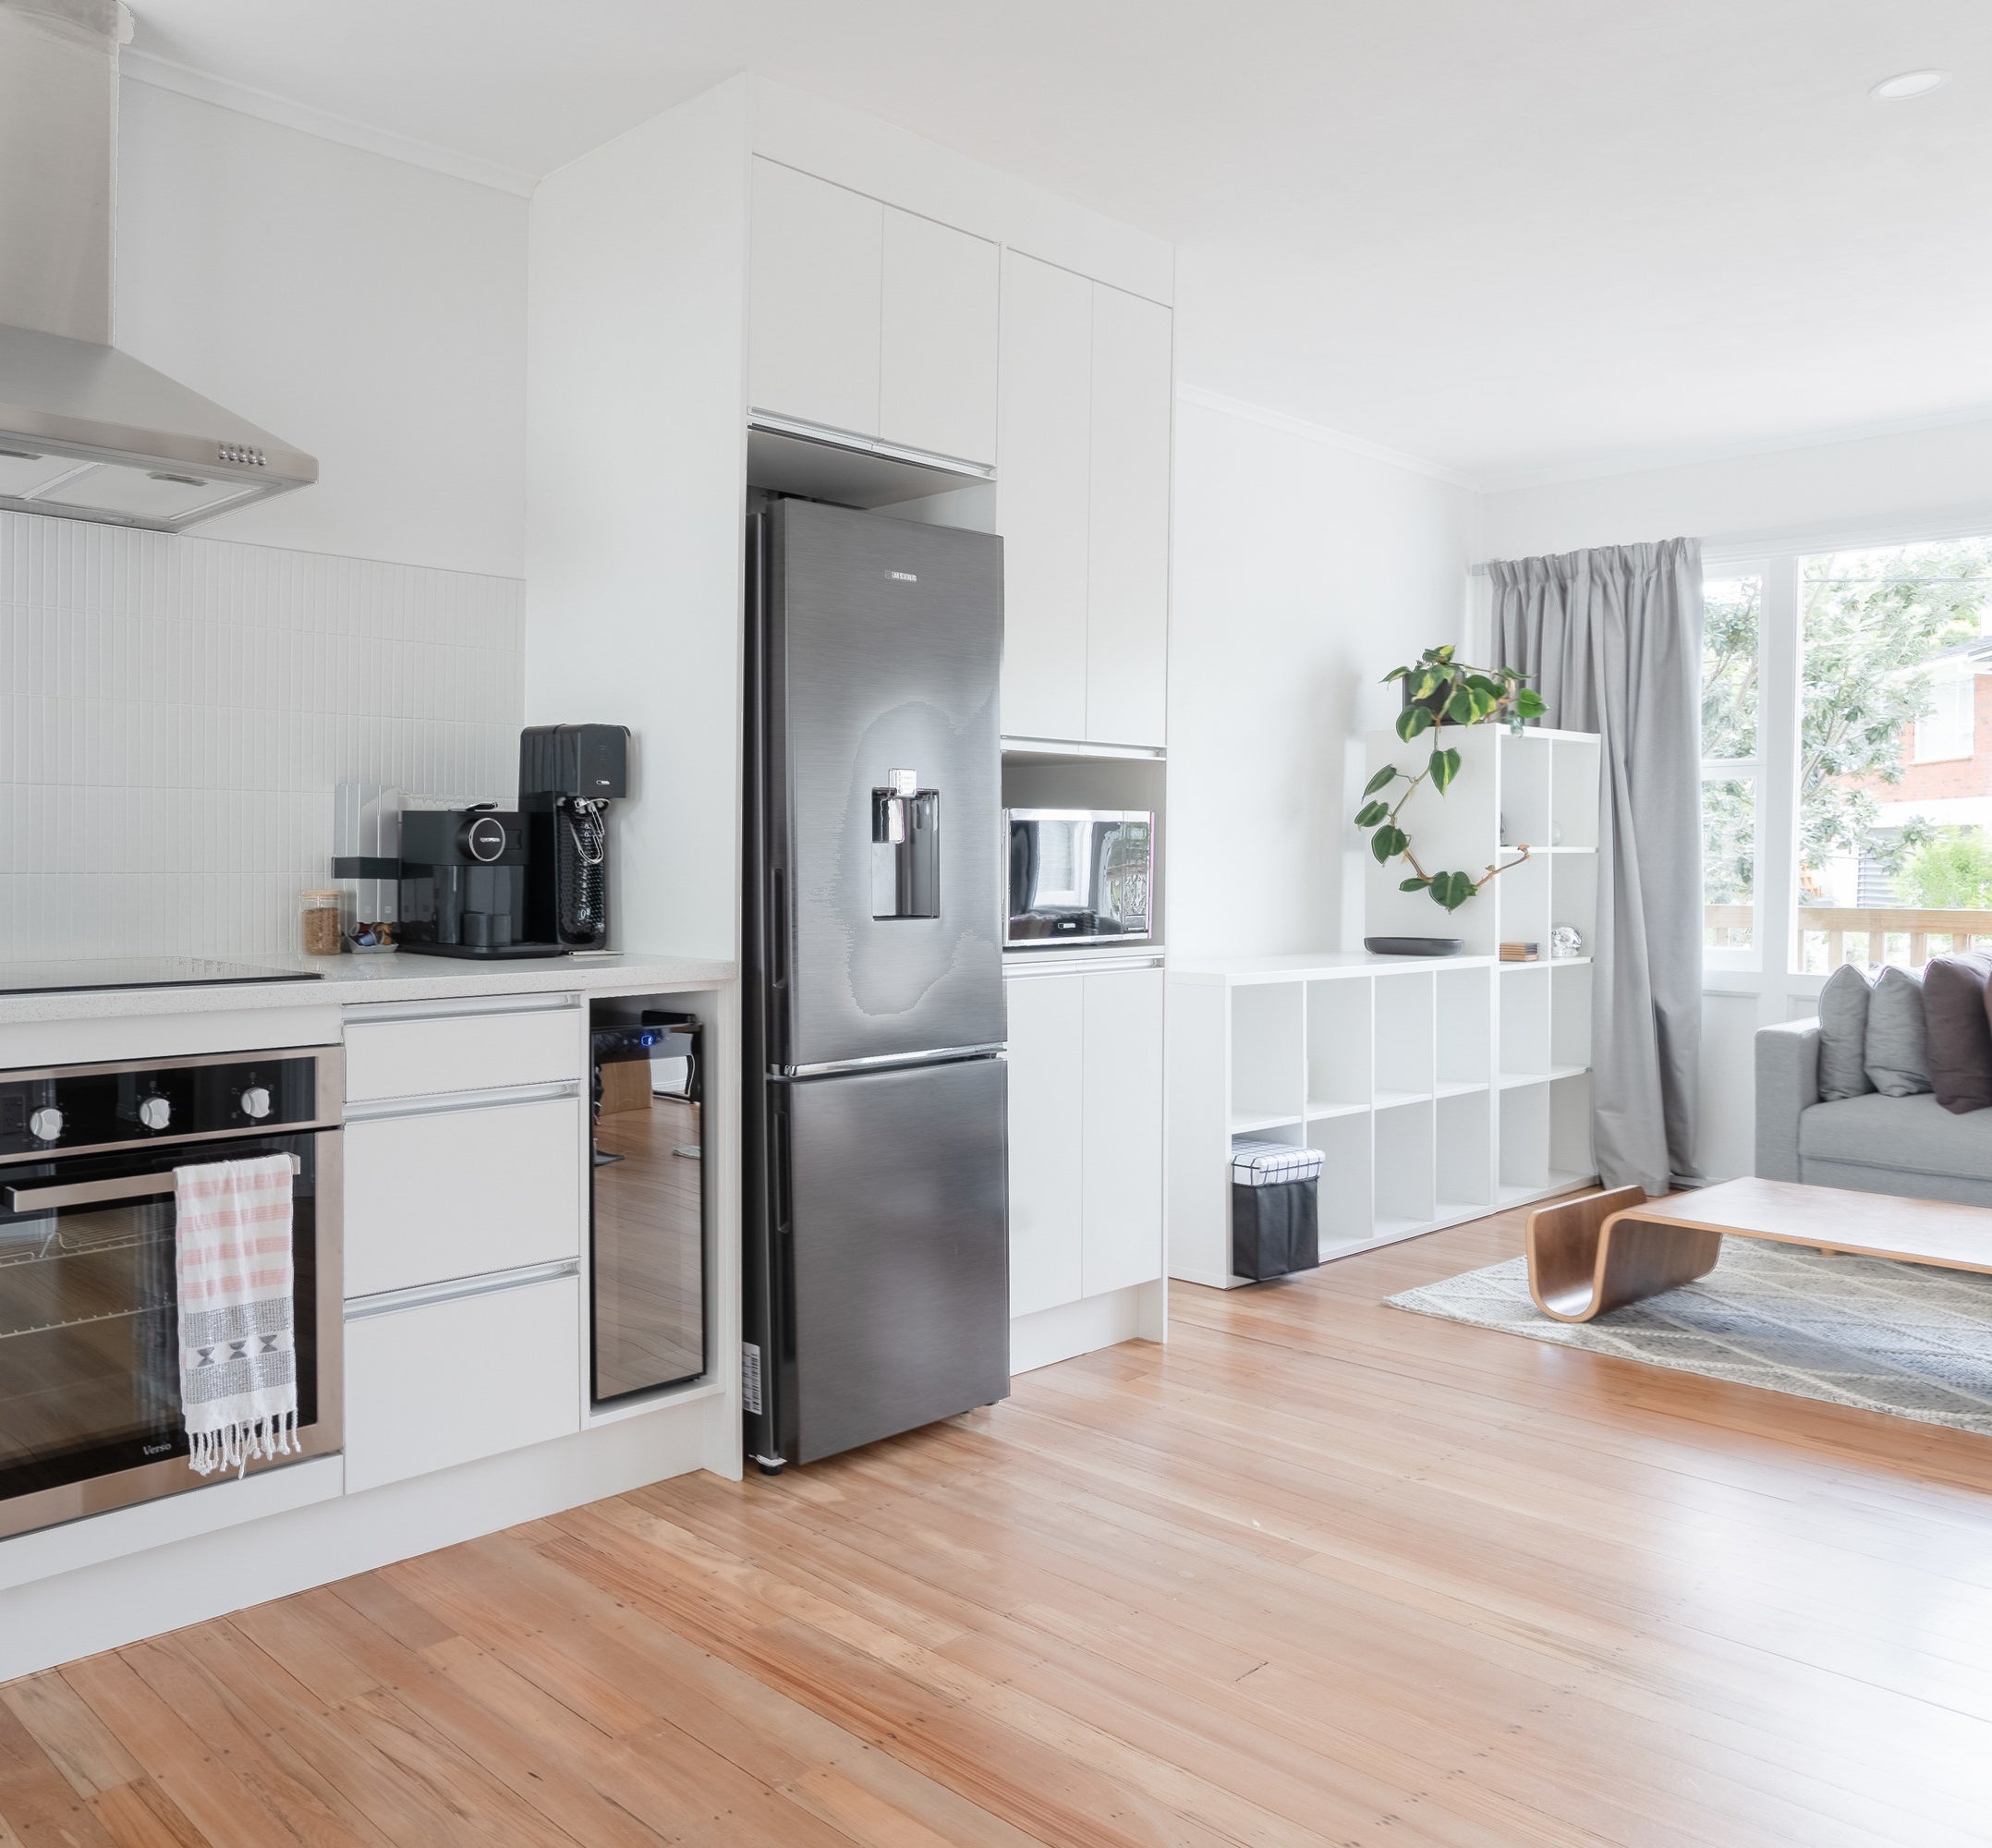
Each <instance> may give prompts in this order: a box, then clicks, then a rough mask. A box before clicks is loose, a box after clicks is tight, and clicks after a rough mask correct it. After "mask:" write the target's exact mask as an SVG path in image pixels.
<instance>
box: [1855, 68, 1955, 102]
mask: <svg viewBox="0 0 1992 1848" xmlns="http://www.w3.org/2000/svg"><path fill="white" fill-rule="evenodd" d="M1949 81H1950V73H1949V71H1948V70H1904V71H1898V72H1897V73H1896V74H1895V75H1894V76H1893V77H1885V78H1883V79H1881V81H1880V82H1879V83H1877V84H1876V85H1875V87H1874V88H1873V89H1872V90H1870V91H1868V92H1867V93H1868V95H1870V96H1871V97H1873V98H1874V100H1875V101H1876V102H1877V103H1907V102H1908V101H1909V100H1910V99H1911V98H1912V97H1914V96H1927V95H1928V94H1929V93H1930V91H1933V90H1941V89H1942V88H1943V87H1944V85H1945V84H1947V83H1949Z"/></svg>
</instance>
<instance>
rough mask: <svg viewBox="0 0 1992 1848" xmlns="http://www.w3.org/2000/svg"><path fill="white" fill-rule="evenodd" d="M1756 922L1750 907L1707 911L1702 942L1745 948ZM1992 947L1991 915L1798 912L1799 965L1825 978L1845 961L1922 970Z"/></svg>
mask: <svg viewBox="0 0 1992 1848" xmlns="http://www.w3.org/2000/svg"><path fill="white" fill-rule="evenodd" d="M1755 919H1756V911H1755V906H1748V905H1711V906H1707V907H1706V925H1707V929H1706V930H1705V931H1704V933H1703V942H1705V943H1707V945H1708V947H1710V948H1711V949H1729V948H1737V947H1746V946H1747V945H1748V944H1749V943H1750V942H1751V941H1752V939H1751V932H1752V930H1754V929H1755ZM1984 948H1992V911H1921V910H1917V909H1915V908H1913V907H1912V906H1906V905H1903V906H1895V905H1890V906H1844V907H1842V906H1830V905H1804V906H1800V907H1799V913H1798V966H1799V967H1800V968H1802V969H1805V970H1808V971H1810V972H1812V973H1814V974H1817V975H1824V974H1827V973H1828V972H1829V971H1831V970H1833V969H1837V968H1838V967H1840V964H1842V963H1845V962H1856V963H1877V964H1878V963H1894V964H1896V965H1897V966H1898V967H1902V968H1911V969H1915V968H1921V967H1923V965H1924V964H1925V963H1926V962H1928V961H1929V959H1930V958H1931V957H1932V956H1941V955H1945V954H1949V952H1951V951H1953V950H1970V949H1984Z"/></svg>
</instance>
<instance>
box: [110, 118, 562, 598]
mask: <svg viewBox="0 0 1992 1848" xmlns="http://www.w3.org/2000/svg"><path fill="white" fill-rule="evenodd" d="M118 194H119V197H118V221H117V224H118V235H117V281H116V298H115V322H116V339H117V343H118V345H120V346H124V347H125V348H126V349H127V350H128V351H129V352H130V353H131V354H132V355H133V356H134V357H136V358H138V359H143V360H144V361H145V362H146V363H147V364H148V365H152V366H156V367H158V368H159V369H160V370H161V371H165V372H169V373H171V374H172V375H173V376H175V377H176V378H177V379H180V380H181V381H183V382H184V383H187V384H188V385H191V386H192V387H193V388H194V389H195V390H197V391H200V392H202V393H205V394H206V395H208V396H210V397H212V398H214V399H216V400H217V401H218V402H220V403H221V404H224V405H225V406H227V407H228V408H229V409H231V410H236V411H239V412H240V413H241V414H242V415H243V416H244V417H246V418H248V419H249V420H250V421H251V422H254V423H258V424H261V426H262V427H263V428H264V429H266V430H269V431H271V432H274V433H275V434H276V435H279V436H281V437H283V438H284V439H285V441H286V442H288V443H293V444H297V445H298V447H299V448H301V449H305V450H308V451H309V452H310V453H311V454H312V455H314V456H317V457H318V459H319V468H320V479H319V481H318V484H317V485H316V486H315V487H310V488H305V489H299V490H298V491H296V492H292V493H288V494H285V495H281V496H279V497H278V498H277V499H276V500H274V501H273V502H271V503H270V504H268V505H265V506H261V507H252V508H248V509H245V510H244V511H243V512H241V513H237V514H225V515H223V516H222V517H219V518H217V519H215V520H214V521H213V522H212V523H211V524H209V525H208V526H206V527H205V528H203V529H202V530H203V531H204V532H206V533H207V534H209V535H210V536H212V537H214V538H217V539H231V540H249V541H255V542H257V543H259V544H263V545H281V546H286V547H292V548H295V549H298V550H301V551H308V552H331V553H346V554H347V555H349V556H357V557H362V558H379V559H391V560H395V561H396V562H399V563H403V564H412V565H439V566H442V567H444V568H446V569H454V570H460V571H473V572H480V573H494V574H498V575H502V576H505V577H518V576H519V575H520V574H521V572H522V571H523V569H524V542H523V538H522V534H523V529H524V516H525V453H526V435H525V428H526V425H525V405H526V399H525V393H526V344H525V342H526V226H527V203H526V201H524V200H522V199H517V198H514V197H512V196H511V195H510V194H507V193H502V192H496V191H493V190H492V189H491V188H488V187H480V186H475V185H472V184H471V183H469V182H468V181H466V180H460V179H454V178H451V177H448V176H444V175H442V174H437V173H431V172H430V171H429V170H428V169H426V168H423V167H417V166H411V165H409V164H407V163H405V162H400V161H394V160H389V159H387V158H385V157H384V156H383V155H380V154H372V153H366V152H361V151H359V150H358V149H356V148H350V147H346V146H344V145H342V144H340V143H337V142H334V141H328V140H322V139H320V138H319V137H317V136H314V135H307V134H302V133H299V132H298V130H296V129H293V128H281V127H278V126H276V125H275V124H273V123H270V122H264V121H261V120H259V119H257V118H255V117H253V116H243V115H237V113H235V112H234V111H232V110H228V109H222V108H217V107H215V106H214V105H213V104H212V103H197V102H194V101H192V100H190V99H189V98H188V97H184V96H179V95H176V94H174V93H172V92H170V91H164V90H158V89H154V88H152V87H151V86H150V85H147V84H144V83H137V82H129V81H128V82H126V83H125V84H124V86H123V90H122V104H121V108H120V112H119V145H118Z"/></svg>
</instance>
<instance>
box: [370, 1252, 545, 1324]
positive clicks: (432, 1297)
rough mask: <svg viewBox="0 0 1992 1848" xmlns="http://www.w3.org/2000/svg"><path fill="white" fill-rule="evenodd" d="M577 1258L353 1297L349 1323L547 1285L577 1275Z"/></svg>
mask: <svg viewBox="0 0 1992 1848" xmlns="http://www.w3.org/2000/svg"><path fill="white" fill-rule="evenodd" d="M580 1270H581V1260H580V1259H579V1258H554V1259H553V1262H552V1263H549V1264H521V1265H520V1266H519V1267H518V1268H517V1269H516V1270H486V1271H483V1272H481V1273H480V1274H479V1275H478V1276H475V1277H453V1278H451V1279H450V1281H449V1282H448V1283H416V1284H413V1285H411V1286H410V1287H409V1288H407V1289H406V1290H383V1291H381V1292H379V1293H378V1294H377V1295H371V1296H353V1297H350V1298H348V1299H347V1302H346V1320H347V1321H349V1322H363V1321H366V1320H367V1319H369V1318H370V1317H372V1316H391V1315H393V1314H395V1311H396V1310H399V1309H421V1308H427V1307H430V1306H431V1304H435V1303H455V1302H460V1301H462V1300H463V1299H464V1298H466V1297H468V1296H489V1295H493V1294H495V1293H496V1292H497V1291H500V1290H522V1289H524V1288H525V1287H526V1286H527V1285H528V1283H553V1281H554V1280H555V1279H556V1278H560V1277H576V1276H578V1275H579V1274H580Z"/></svg>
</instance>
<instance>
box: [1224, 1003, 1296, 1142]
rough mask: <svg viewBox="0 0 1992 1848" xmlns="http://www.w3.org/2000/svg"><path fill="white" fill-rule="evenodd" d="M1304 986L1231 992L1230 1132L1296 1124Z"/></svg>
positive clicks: (1253, 1130)
mask: <svg viewBox="0 0 1992 1848" xmlns="http://www.w3.org/2000/svg"><path fill="white" fill-rule="evenodd" d="M1304 994H1305V985H1304V984H1303V983H1300V982H1253V983H1248V984H1245V985H1243V986H1241V987H1238V988H1234V989H1233V991H1232V1034H1231V1039H1232V1043H1231V1074H1232V1102H1231V1127H1232V1132H1233V1135H1247V1134H1252V1133H1256V1131H1257V1129H1259V1128H1261V1127H1265V1126H1267V1125H1273V1124H1281V1123H1286V1124H1297V1123H1299V1121H1300V1120H1301V1117H1302V1116H1303V1115H1304V1114H1305V1112H1306V1104H1307V1052H1306V1042H1305V1027H1304V1021H1303V1015H1304Z"/></svg>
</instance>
